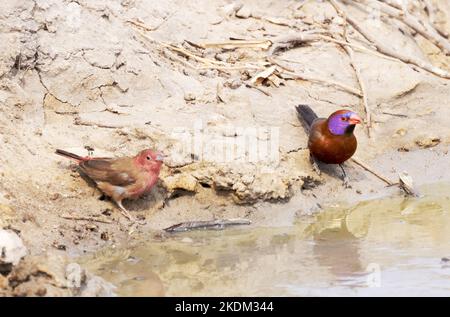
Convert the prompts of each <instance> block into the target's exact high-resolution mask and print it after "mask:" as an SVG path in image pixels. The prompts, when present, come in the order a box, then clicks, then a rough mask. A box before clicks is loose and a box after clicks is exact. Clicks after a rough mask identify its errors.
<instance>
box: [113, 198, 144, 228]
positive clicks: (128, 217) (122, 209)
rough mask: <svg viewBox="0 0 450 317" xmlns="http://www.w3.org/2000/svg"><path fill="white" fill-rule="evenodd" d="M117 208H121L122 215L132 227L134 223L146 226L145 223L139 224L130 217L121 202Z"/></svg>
mask: <svg viewBox="0 0 450 317" xmlns="http://www.w3.org/2000/svg"><path fill="white" fill-rule="evenodd" d="M117 206H119V208H120V213H121V214H122V215H123V216H124V217H125V218H127V219H128V220H129V221H130V222H131V225H132V224H134V223H138V224H140V225H142V224H144V223H143V222H139V221H138V220H137V219H136V218H134V217H133V216H132V215H130V212H129V211H128V210H127V209H126V208H125V207H124V206H123V205H122V202H121V201H118V202H117Z"/></svg>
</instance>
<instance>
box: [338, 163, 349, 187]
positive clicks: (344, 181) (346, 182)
mask: <svg viewBox="0 0 450 317" xmlns="http://www.w3.org/2000/svg"><path fill="white" fill-rule="evenodd" d="M339 166H340V168H341V170H342V185H344V187H345V188H352V186H351V185H350V179H349V178H348V176H347V173H345V169H344V166H343V165H342V164H339Z"/></svg>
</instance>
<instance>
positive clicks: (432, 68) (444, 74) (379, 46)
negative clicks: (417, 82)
mask: <svg viewBox="0 0 450 317" xmlns="http://www.w3.org/2000/svg"><path fill="white" fill-rule="evenodd" d="M336 4H337V1H336ZM338 7H339V8H341V7H340V6H339V5H338ZM341 10H342V8H341ZM342 11H343V10H342ZM344 12H345V11H344ZM346 19H347V22H348V23H349V24H350V25H351V26H352V27H353V28H354V29H355V30H356V31H358V32H359V33H360V34H361V35H362V36H363V37H364V38H366V39H367V40H368V41H369V42H371V43H373V44H374V45H375V47H376V48H377V50H378V51H379V52H380V53H382V54H385V55H387V56H390V57H393V58H396V59H398V60H400V61H402V62H404V63H406V64H412V65H415V66H417V67H419V68H421V69H423V70H425V71H427V72H430V73H432V74H434V75H437V76H439V77H442V78H446V79H450V73H449V72H447V71H445V70H443V69H441V68H439V67H436V66H434V65H431V64H430V63H428V62H425V61H423V60H420V59H418V58H415V57H412V56H406V55H403V54H402V53H399V52H397V51H395V50H394V49H392V48H390V47H387V46H385V45H384V44H382V43H381V42H380V41H378V39H377V38H375V37H374V36H372V35H371V34H370V33H369V32H367V31H366V30H365V29H363V28H362V27H361V26H360V25H359V23H358V22H357V21H356V20H354V19H353V18H352V17H350V16H349V15H348V13H346Z"/></svg>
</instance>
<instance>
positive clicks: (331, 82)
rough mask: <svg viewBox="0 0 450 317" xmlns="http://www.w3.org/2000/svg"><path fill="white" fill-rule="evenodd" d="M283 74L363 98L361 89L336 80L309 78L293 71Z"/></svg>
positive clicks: (285, 71) (284, 71)
mask: <svg viewBox="0 0 450 317" xmlns="http://www.w3.org/2000/svg"><path fill="white" fill-rule="evenodd" d="M281 72H282V73H284V74H286V75H289V76H291V77H294V78H297V79H301V80H306V81H314V82H319V83H324V84H327V85H332V86H336V87H338V88H340V89H342V90H344V91H347V92H349V93H351V94H353V95H356V96H358V97H361V96H362V93H361V91H360V90H359V89H356V88H353V87H350V86H348V85H346V84H342V83H340V82H337V81H334V80H329V79H325V78H322V77H314V76H309V75H305V74H299V73H295V72H291V71H288V70H285V69H282V70H281Z"/></svg>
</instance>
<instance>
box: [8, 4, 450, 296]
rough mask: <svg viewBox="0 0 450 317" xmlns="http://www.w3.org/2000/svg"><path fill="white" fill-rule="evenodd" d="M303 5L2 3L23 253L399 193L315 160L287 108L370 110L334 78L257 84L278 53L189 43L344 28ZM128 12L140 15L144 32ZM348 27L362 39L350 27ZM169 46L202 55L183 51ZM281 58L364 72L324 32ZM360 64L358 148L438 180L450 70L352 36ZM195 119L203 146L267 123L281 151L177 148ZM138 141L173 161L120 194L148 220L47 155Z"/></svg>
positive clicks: (388, 25)
mask: <svg viewBox="0 0 450 317" xmlns="http://www.w3.org/2000/svg"><path fill="white" fill-rule="evenodd" d="M301 3H302V1H300V2H298V1H261V0H260V1H246V2H245V5H243V6H242V5H241V4H240V3H239V2H233V1H225V0H212V1H196V2H195V4H194V2H191V1H181V0H173V1H133V0H123V1H118V0H117V1H113V0H110V1H106V0H105V1H95V3H94V2H90V1H82V0H80V1H62V2H61V1H56V0H46V1H38V0H36V1H31V0H21V1H3V2H2V3H1V4H0V30H1V31H0V43H2V47H1V50H0V153H1V155H0V225H1V226H0V227H3V228H5V229H8V230H10V231H11V230H12V231H14V232H16V233H17V234H18V235H19V236H20V237H21V239H22V240H23V242H24V244H25V246H26V248H27V250H28V253H29V254H30V256H29V257H34V256H35V257H38V259H41V260H38V262H39V261H44V262H45V259H49V254H52V255H53V254H56V255H57V256H61V257H64V259H65V260H61V263H66V262H67V261H69V262H70V260H68V259H71V258H73V257H74V256H78V255H82V254H84V253H88V252H93V251H95V250H98V249H100V248H102V247H104V246H108V245H120V244H130V243H133V242H134V240H135V236H138V235H137V233H139V232H148V231H150V232H155V234H156V235H157V234H158V232H159V231H160V230H161V229H163V228H165V227H168V226H170V225H173V224H175V223H179V222H182V221H188V220H205V219H213V218H234V217H245V218H249V219H251V220H252V221H253V223H254V225H255V226H268V225H270V226H281V225H289V224H291V223H292V221H293V219H294V218H295V216H296V215H299V214H308V213H311V212H313V211H317V210H320V207H323V206H325V205H327V204H333V203H334V202H336V201H341V200H342V201H350V202H352V201H358V200H363V199H369V198H373V197H377V196H384V195H388V194H392V193H399V190H398V188H397V187H395V186H394V187H389V188H388V187H386V186H385V184H384V183H383V182H381V181H380V180H379V179H377V178H375V177H374V176H372V175H371V174H369V173H367V172H366V171H364V170H362V169H361V168H359V167H358V166H356V165H354V164H353V163H351V162H348V163H347V173H348V174H349V176H350V180H351V183H352V188H350V189H345V188H344V187H343V186H342V185H341V180H340V179H339V177H340V174H339V170H337V171H335V170H334V169H333V168H328V167H324V169H325V173H323V175H322V176H320V177H319V176H318V175H316V173H314V171H313V170H312V169H311V167H310V163H309V159H308V151H307V149H306V141H307V136H306V134H305V132H304V130H303V129H302V127H301V125H300V123H299V122H298V120H297V117H296V115H295V111H294V106H295V105H297V104H300V103H303V104H309V105H311V106H312V107H313V108H314V109H315V110H316V111H317V113H319V114H320V115H322V116H327V115H328V114H329V113H331V112H332V111H334V110H336V109H339V108H343V107H347V108H350V109H353V110H354V111H357V112H358V113H360V114H361V116H363V117H364V116H365V112H364V108H363V105H362V102H361V98H359V97H358V96H356V95H355V94H352V93H349V92H348V91H345V90H343V89H339V88H337V87H336V86H333V85H328V84H325V83H323V82H311V81H306V80H295V79H293V78H292V77H289V76H285V75H282V74H279V75H278V76H276V75H274V76H275V77H270V78H271V81H268V80H266V81H264V82H263V83H262V84H260V85H258V86H256V87H257V89H255V88H254V87H251V86H249V85H248V84H250V83H251V80H252V78H253V77H254V76H255V74H257V73H259V72H260V71H261V70H263V69H264V68H267V67H269V66H271V65H270V64H268V62H267V60H266V57H267V55H268V50H266V49H264V48H257V47H251V48H237V49H227V48H223V47H214V46H213V47H208V48H206V49H203V48H200V47H199V44H204V43H213V42H223V41H228V40H230V39H243V40H273V39H276V38H278V37H280V36H285V35H287V34H299V33H300V32H308V31H311V30H316V31H317V30H322V31H326V32H337V31H336V30H338V31H339V30H341V29H342V21H340V20H339V18H338V17H337V16H336V12H335V11H334V9H333V7H332V6H330V4H329V3H327V2H326V1H323V2H322V1H307V2H306V3H305V4H304V5H301ZM434 3H435V5H436V7H437V8H438V9H439V10H438V11H437V22H436V23H437V24H438V25H439V27H440V28H441V29H442V30H447V31H448V32H450V25H449V24H446V23H445V21H448V20H449V19H448V17H449V16H450V5H449V4H448V3H447V2H446V1H444V0H440V1H435V2H434ZM236 9H238V10H237V11H236ZM346 9H347V10H348V11H349V12H351V14H352V15H353V16H354V17H355V18H356V19H357V20H358V21H359V22H360V23H361V25H363V26H364V27H366V28H367V29H368V30H369V31H370V32H371V33H372V34H373V35H374V36H376V37H377V38H378V39H380V40H382V41H383V42H384V43H386V44H389V45H391V47H393V48H394V49H395V50H397V51H401V52H403V53H405V54H409V55H411V56H415V57H417V58H420V59H423V60H426V61H429V62H432V63H433V64H434V65H436V66H439V67H441V68H443V69H447V70H449V69H450V67H449V65H450V58H449V57H448V56H445V55H444V54H443V53H441V51H440V50H439V49H438V48H436V47H435V46H434V45H433V44H431V43H430V42H429V41H427V40H426V39H424V38H422V37H421V36H420V35H418V34H415V33H413V32H411V30H409V29H408V28H407V27H405V26H404V25H403V24H401V23H400V22H398V21H395V20H393V19H389V18H383V19H382V20H381V21H378V20H377V21H378V23H375V22H377V21H375V22H374V21H373V20H371V19H367V13H366V12H363V11H361V10H359V9H357V8H356V7H353V6H348V7H346ZM127 21H138V22H140V23H142V24H145V26H146V27H147V29H146V30H144V29H143V28H140V27H137V26H136V25H134V24H132V23H130V22H127ZM142 34H145V35H146V36H147V38H144V37H143V35H142ZM350 38H351V40H352V41H354V42H355V43H359V44H360V45H367V43H366V42H365V40H364V39H362V38H361V36H360V35H358V34H357V33H355V32H354V31H350ZM169 44H172V46H170V47H169ZM174 47H175V48H178V49H180V48H181V49H182V50H183V52H186V51H187V52H191V53H192V54H194V55H195V56H197V58H196V57H195V56H194V57H192V56H191V58H189V59H188V58H186V55H183V53H180V50H178V51H177V50H176V49H175V50H174V49H173V48H174ZM368 47H369V46H368ZM198 57H200V58H198ZM276 58H277V61H278V62H279V63H280V64H282V66H284V67H285V68H288V69H291V70H292V71H294V72H296V73H304V74H308V75H310V76H315V77H320V78H325V79H327V80H333V81H338V82H340V83H342V84H344V85H347V86H350V87H358V82H357V80H356V77H355V72H354V70H353V68H352V67H351V65H350V61H349V57H348V55H347V54H346V52H345V51H344V50H343V49H342V47H340V46H338V45H336V44H334V43H329V42H323V41H321V42H313V43H310V44H308V45H302V46H300V47H297V48H293V49H289V50H287V51H284V52H280V53H278V54H277V55H276ZM211 60H212V61H213V62H214V63H211ZM355 62H356V63H357V64H358V65H359V66H360V68H361V74H362V77H363V79H364V82H365V84H366V86H367V91H368V101H369V105H370V108H371V111H372V116H373V128H372V129H371V133H372V136H371V138H369V137H368V134H367V130H366V129H365V127H364V126H362V127H358V128H357V130H356V134H357V137H358V142H359V145H358V151H357V154H356V155H357V156H358V157H359V158H360V159H362V160H364V161H365V162H366V163H368V164H370V166H372V168H374V169H375V170H377V171H378V172H380V173H382V174H384V175H385V176H387V177H389V178H390V179H392V180H396V179H397V173H398V172H400V171H403V170H406V171H408V172H409V174H410V175H412V176H413V178H414V179H415V181H416V182H417V183H418V184H421V183H432V182H438V181H448V180H449V179H450V171H449V169H448V168H447V167H448V162H449V157H448V149H449V144H450V125H449V123H448V119H449V118H450V108H449V106H448V105H449V103H450V85H449V81H448V80H446V79H442V78H439V77H437V76H435V75H433V74H430V73H428V72H425V71H423V70H421V69H418V68H417V67H412V66H411V65H407V64H405V63H402V62H399V61H392V60H388V59H386V58H383V57H380V56H376V55H375V54H370V53H367V52H359V51H355ZM221 63H222V64H221ZM219 64H220V66H221V67H217V65H219ZM233 65H234V66H236V65H237V66H239V67H235V68H238V69H234V68H232V67H230V66H233ZM280 73H281V71H280ZM257 84H258V83H256V84H255V85H257ZM198 124H201V131H202V132H203V133H202V138H203V139H202V144H203V146H204V147H206V145H208V144H211V143H213V142H214V140H217V139H220V140H223V139H224V138H225V139H233V138H239V137H242V135H240V134H239V133H238V132H237V130H239V129H238V128H241V127H242V128H256V129H259V130H258V131H260V132H261V131H262V132H261V133H260V134H258V137H257V139H258V142H263V143H264V142H266V141H267V140H268V138H272V137H273V138H275V139H276V140H277V141H279V142H278V144H279V151H278V153H277V156H278V158H279V161H275V163H274V162H271V161H270V158H267V157H264V158H263V159H262V160H260V161H257V162H249V161H248V160H245V159H244V160H243V161H242V162H238V161H237V160H231V161H230V162H217V161H214V160H208V159H205V160H196V158H198V155H197V153H192V152H189V151H185V152H183V153H182V154H180V153H179V152H177V151H176V150H177V149H179V148H180V147H183V145H184V143H183V142H184V140H185V139H183V138H182V137H181V136H186V135H187V136H188V137H187V138H188V139H189V138H191V137H192V136H193V135H195V131H196V125H197V126H198ZM230 127H231V128H230ZM270 128H277V130H276V131H277V133H278V134H277V135H276V136H275V137H274V136H273V135H269V137H268V136H267V133H268V131H270ZM236 129H237V130H236ZM267 129H269V130H267ZM180 131H184V133H181V134H180ZM147 147H151V148H155V149H158V150H160V151H163V152H165V153H168V154H169V158H168V160H167V165H166V166H165V167H164V169H163V171H162V174H161V181H160V183H159V184H158V186H157V188H155V190H154V191H153V192H152V193H151V194H150V195H149V196H147V197H145V198H143V199H140V200H138V201H135V202H127V203H126V206H127V207H128V208H129V209H130V210H131V211H132V213H133V214H134V215H135V216H136V217H138V218H140V219H141V220H145V222H146V224H145V225H143V226H132V227H130V226H129V223H128V221H127V220H126V219H125V218H123V217H122V216H121V215H120V214H119V212H118V210H117V208H116V206H115V205H113V204H112V203H111V202H110V201H108V200H99V197H100V196H101V195H100V193H99V192H98V191H97V190H95V188H94V187H93V186H92V184H89V183H87V182H86V180H85V179H83V178H82V177H80V176H79V174H78V172H77V170H76V168H75V167H74V166H73V165H71V162H69V161H67V160H64V159H63V158H61V157H58V156H56V155H54V154H53V153H54V150H55V149H56V148H63V149H66V150H70V151H73V152H76V153H79V154H83V155H86V154H87V150H86V148H91V149H93V150H94V155H98V156H104V155H108V156H121V155H134V154H135V153H137V152H138V151H139V150H141V149H143V148H147ZM205 151H206V150H205ZM192 158H194V159H192ZM268 160H269V161H268ZM269 163H270V164H269ZM67 217H75V218H76V217H78V218H79V217H85V218H91V219H92V220H74V219H66V218H67ZM28 261H31V260H28ZM50 262H51V261H50ZM61 265H63V264H61ZM31 267H32V266H31ZM34 269H35V268H34ZM24 270H25V269H24ZM25 271H26V270H25ZM32 271H33V269H28V271H27V272H28V273H27V274H31V275H32V273H30V272H32ZM43 271H44V272H45V269H44V270H43ZM18 272H19V273H20V270H19V271H18ZM11 274H13V273H11ZM14 274H16V275H17V272H16V273H14ZM24 274H25V273H24ZM48 275H49V276H52V275H51V274H48ZM5 276H6V275H5ZM13 280H14V279H13V278H12V277H11V276H10V277H3V276H0V286H1V285H2V283H4V288H5V289H6V290H7V291H5V293H6V294H13V289H16V293H15V294H25V295H45V294H47V295H48V294H55V293H52V292H51V291H48V292H47V293H46V292H43V291H42V290H40V292H38V291H36V289H35V288H32V287H31V288H30V289H29V290H28V289H27V288H26V287H23V289H20V292H19V291H17V289H18V288H17V285H20V283H17V282H11V281H13ZM15 280H16V281H17V280H18V279H15ZM19 280H20V279H19ZM85 280H86V281H88V280H89V279H86V278H85ZM51 285H53V287H56V288H58V287H59V286H58V285H59V284H58V283H53V284H51ZM55 285H56V286H55ZM100 289H102V288H101V287H100ZM106 293H107V292H106ZM0 294H1V293H0ZM56 294H58V293H56ZM64 294H65V295H67V294H72V295H79V294H80V292H78V293H76V294H75V293H70V292H69V293H64ZM86 294H87V293H86ZM89 294H97V295H99V294H100V295H101V294H103V295H104V294H105V292H103V293H102V291H98V292H94V293H89Z"/></svg>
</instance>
